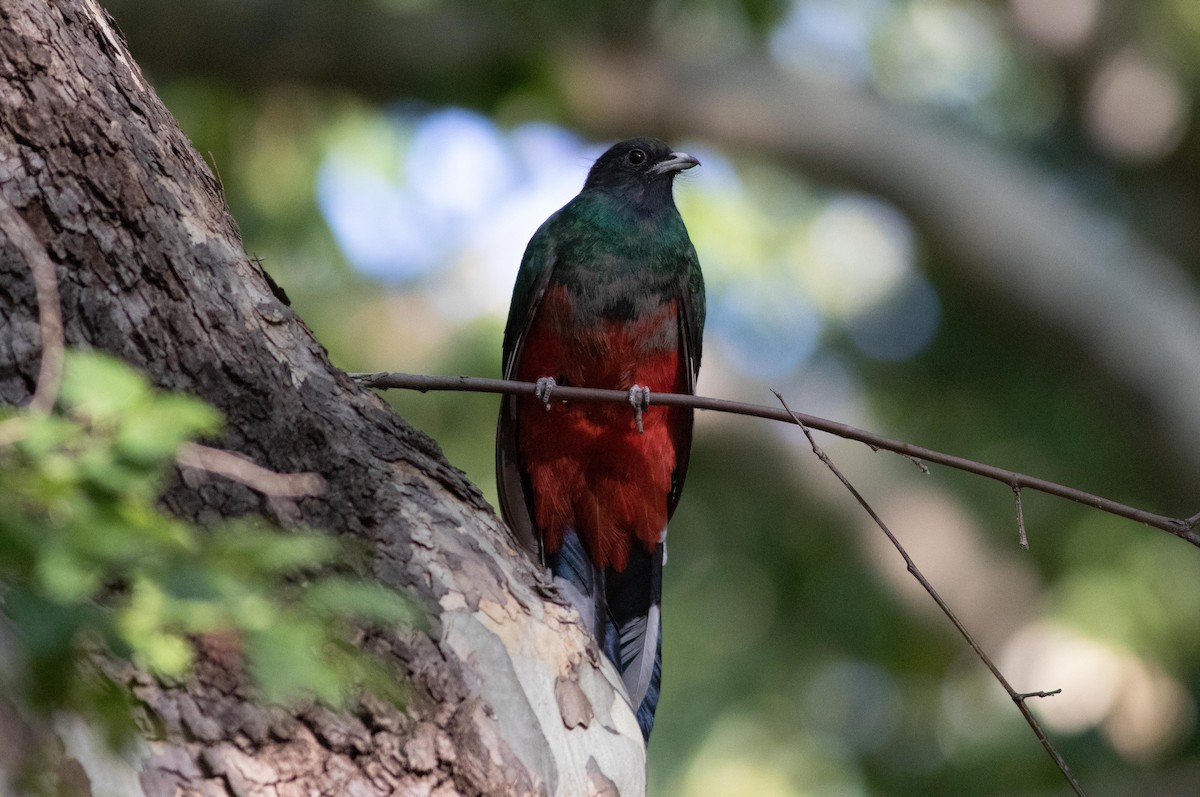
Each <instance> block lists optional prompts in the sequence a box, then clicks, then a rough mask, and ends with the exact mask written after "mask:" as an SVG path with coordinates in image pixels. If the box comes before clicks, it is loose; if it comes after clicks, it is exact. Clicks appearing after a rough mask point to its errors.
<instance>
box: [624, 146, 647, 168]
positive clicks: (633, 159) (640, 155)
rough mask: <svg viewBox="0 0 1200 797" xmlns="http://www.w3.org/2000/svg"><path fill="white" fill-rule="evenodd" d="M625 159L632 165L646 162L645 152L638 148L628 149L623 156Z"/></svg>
mask: <svg viewBox="0 0 1200 797" xmlns="http://www.w3.org/2000/svg"><path fill="white" fill-rule="evenodd" d="M625 160H627V161H629V162H630V163H632V164H633V165H634V166H640V165H641V164H643V163H645V162H646V153H645V152H643V151H642V150H640V149H631V150H629V154H628V155H626V156H625Z"/></svg>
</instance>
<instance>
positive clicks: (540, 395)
mask: <svg viewBox="0 0 1200 797" xmlns="http://www.w3.org/2000/svg"><path fill="white" fill-rule="evenodd" d="M556 387H558V382H556V381H554V377H552V376H543V377H542V378H541V379H539V380H538V381H537V382H535V383H534V387H533V395H534V396H535V397H536V398H537V400H538V401H540V402H542V403H543V404H545V405H546V409H547V410H549V409H550V394H551V393H553V392H554V388H556Z"/></svg>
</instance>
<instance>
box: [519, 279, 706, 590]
mask: <svg viewBox="0 0 1200 797" xmlns="http://www.w3.org/2000/svg"><path fill="white" fill-rule="evenodd" d="M571 310H572V307H571V300H570V297H569V296H568V295H567V294H566V291H565V290H564V289H562V288H561V287H559V286H552V287H551V288H550V289H549V290H547V293H546V295H545V296H544V297H543V299H542V302H541V303H540V305H539V308H538V314H537V316H536V317H535V318H534V321H533V324H532V325H531V327H530V329H529V331H528V333H527V334H526V336H525V342H524V346H523V348H522V352H521V360H520V363H518V365H517V368H516V374H515V376H516V378H517V379H521V380H525V381H535V380H537V379H539V378H540V377H543V376H552V377H554V378H556V379H559V381H560V382H562V383H564V384H569V385H573V386H578V387H602V388H611V389H617V390H628V389H629V388H630V387H632V386H633V385H634V384H637V385H641V386H643V387H649V388H650V389H651V391H661V392H686V390H687V376H686V368H685V366H684V365H683V363H682V358H681V353H680V350H679V332H678V329H679V326H678V305H677V304H676V303H675V302H671V303H669V304H663V305H661V306H660V307H659V309H658V311H657V312H654V313H651V314H649V317H645V318H639V319H638V320H637V321H632V322H624V321H608V320H606V321H603V322H601V323H600V324H599V325H597V326H596V327H595V328H593V329H588V330H583V331H581V330H580V329H578V328H575V327H573V326H572V325H571ZM682 412H684V411H681V410H680V408H676V407H653V406H652V407H650V408H649V409H648V410H647V411H646V413H645V414H644V416H643V419H642V428H643V430H644V431H643V432H642V433H640V434H639V433H638V431H637V426H636V423H635V418H634V412H633V408H632V407H630V406H629V405H628V404H610V403H600V402H569V401H557V400H555V401H553V402H552V404H551V408H550V410H549V411H547V410H546V409H545V408H544V406H543V405H542V404H541V403H540V402H538V401H537V399H535V398H534V397H532V396H523V397H521V398H520V399H519V400H518V414H519V420H518V424H519V437H518V446H519V448H520V453H521V461H522V464H523V466H524V468H525V471H526V473H527V474H528V476H529V480H530V485H531V486H532V488H533V498H534V519H535V521H536V525H537V527H538V528H539V529H540V530H541V532H542V534H543V539H544V542H545V545H546V548H547V550H549V551H551V552H553V551H556V550H558V548H559V547H560V546H561V545H562V539H563V533H564V531H565V530H566V529H568V528H573V529H575V530H576V531H578V532H579V534H580V536H581V537H582V539H583V542H584V545H585V546H586V547H587V549H588V554H589V555H590V556H591V558H592V562H593V563H594V564H596V565H597V566H598V567H605V566H611V567H613V568H614V569H616V570H623V569H624V568H625V565H626V563H627V562H628V558H629V550H630V548H629V546H630V545H631V544H634V541H635V540H636V541H637V543H638V544H640V545H642V546H644V547H645V548H646V549H648V550H650V549H653V547H654V545H655V544H656V543H658V541H659V539H660V536H661V534H662V531H663V529H664V528H665V527H666V524H667V502H668V495H669V494H670V491H671V475H672V472H673V471H674V470H675V463H676V446H677V441H678V440H679V439H680V434H681V429H683V428H684V426H683V422H684V421H685V418H684V416H683V415H682Z"/></svg>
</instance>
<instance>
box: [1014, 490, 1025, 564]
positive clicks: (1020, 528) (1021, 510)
mask: <svg viewBox="0 0 1200 797" xmlns="http://www.w3.org/2000/svg"><path fill="white" fill-rule="evenodd" d="M1012 491H1013V500H1014V501H1015V502H1016V504H1017V541H1018V542H1019V543H1020V544H1021V547H1022V548H1024V549H1025V550H1027V551H1028V550H1029V534H1028V532H1026V531H1025V507H1023V506H1022V505H1021V488H1020V487H1017V486H1016V485H1013V488H1012Z"/></svg>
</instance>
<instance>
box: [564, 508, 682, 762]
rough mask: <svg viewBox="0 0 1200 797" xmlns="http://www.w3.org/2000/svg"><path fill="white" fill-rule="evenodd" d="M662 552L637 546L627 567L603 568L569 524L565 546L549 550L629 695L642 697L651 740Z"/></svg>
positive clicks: (658, 676)
mask: <svg viewBox="0 0 1200 797" xmlns="http://www.w3.org/2000/svg"><path fill="white" fill-rule="evenodd" d="M663 553H664V548H663V544H661V543H660V544H659V545H658V546H657V547H656V549H655V550H654V551H646V550H644V549H641V548H636V549H635V550H633V551H632V552H631V555H630V561H629V564H628V565H627V566H626V568H625V569H624V570H622V571H620V572H617V571H615V570H612V569H611V568H607V569H605V570H603V571H602V570H600V569H599V568H596V567H594V566H593V565H592V563H591V560H590V559H588V556H587V551H586V550H585V549H584V547H583V542H582V540H580V539H579V535H578V534H576V533H575V532H574V531H572V530H568V531H567V533H566V535H565V536H564V538H563V544H562V547H561V548H559V550H557V551H555V552H554V553H552V554H548V555H547V556H546V563H547V564H548V565H549V567H550V572H551V573H552V574H553V575H554V576H555V578H556V579H560V580H561V581H564V582H566V588H565V589H564V592H565V593H566V595H567V597H568V599H569V600H570V601H571V603H572V604H574V605H575V608H576V609H577V610H578V611H579V613H580V615H582V617H583V618H584V620H585V622H587V623H588V624H589V626H590V627H591V630H592V633H593V635H594V636H595V637H596V641H597V642H598V643H599V644H600V649H601V650H603V651H604V655H605V656H607V657H608V659H609V660H610V661H612V662H613V664H615V665H616V667H617V671H618V672H620V673H621V677H622V679H623V680H624V681H625V687H626V690H627V691H628V692H629V697H630V699H631V700H634V701H637V706H636V713H637V720H638V726H639V727H640V728H641V729H642V735H643V736H644V737H645V738H646V739H647V740H648V739H649V738H650V729H651V728H652V727H653V726H654V711H655V709H656V708H657V707H658V697H659V687H660V685H661V682H662V631H661V623H660V622H659V604H660V603H661V600H662V563H663ZM651 650H653V651H654V652H653V661H650V660H649V657H650V655H651V654H650V651H651Z"/></svg>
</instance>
